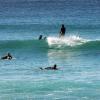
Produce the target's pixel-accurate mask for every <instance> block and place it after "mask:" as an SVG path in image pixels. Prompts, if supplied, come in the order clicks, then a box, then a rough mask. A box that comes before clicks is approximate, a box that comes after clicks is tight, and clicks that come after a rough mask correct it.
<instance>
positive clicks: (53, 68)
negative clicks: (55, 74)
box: [40, 64, 58, 70]
mask: <svg viewBox="0 0 100 100" xmlns="http://www.w3.org/2000/svg"><path fill="white" fill-rule="evenodd" d="M40 69H41V70H44V69H46V70H58V68H57V65H56V64H55V65H54V66H52V67H46V68H42V67H40Z"/></svg>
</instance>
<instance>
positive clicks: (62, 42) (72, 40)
mask: <svg viewBox="0 0 100 100" xmlns="http://www.w3.org/2000/svg"><path fill="white" fill-rule="evenodd" d="M88 41H89V40H87V39H83V38H81V37H79V36H75V35H71V36H67V37H64V38H58V37H48V38H47V42H48V45H49V46H58V47H61V46H76V45H81V44H84V43H86V42H88Z"/></svg>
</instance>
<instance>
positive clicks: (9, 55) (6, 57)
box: [1, 53, 12, 60]
mask: <svg viewBox="0 0 100 100" xmlns="http://www.w3.org/2000/svg"><path fill="white" fill-rule="evenodd" d="M1 59H3V60H6V59H7V60H11V59H12V55H11V54H10V53H7V55H5V56H3V57H1Z"/></svg>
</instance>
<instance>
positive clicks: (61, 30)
mask: <svg viewBox="0 0 100 100" xmlns="http://www.w3.org/2000/svg"><path fill="white" fill-rule="evenodd" d="M65 32H66V28H65V26H64V24H62V27H61V29H60V34H59V37H64V36H65Z"/></svg>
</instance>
